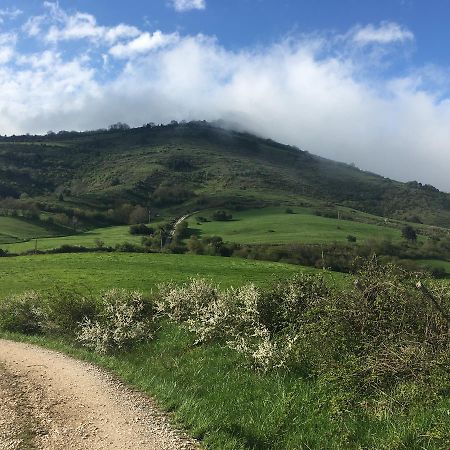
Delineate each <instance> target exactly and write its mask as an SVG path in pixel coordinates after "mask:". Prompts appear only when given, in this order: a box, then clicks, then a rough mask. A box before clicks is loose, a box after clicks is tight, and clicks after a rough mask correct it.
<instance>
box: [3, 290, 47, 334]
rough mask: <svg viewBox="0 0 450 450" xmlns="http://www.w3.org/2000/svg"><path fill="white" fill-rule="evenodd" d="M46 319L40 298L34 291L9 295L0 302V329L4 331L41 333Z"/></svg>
mask: <svg viewBox="0 0 450 450" xmlns="http://www.w3.org/2000/svg"><path fill="white" fill-rule="evenodd" d="M46 319H47V318H46V314H45V309H44V307H43V304H42V296H41V295H40V294H39V293H38V292H36V291H27V292H23V293H22V294H16V295H10V296H8V297H6V298H5V299H3V300H1V301H0V329H2V330H4V331H10V332H16V333H24V334H33V333H41V332H42V330H43V325H44V323H45V321H46Z"/></svg>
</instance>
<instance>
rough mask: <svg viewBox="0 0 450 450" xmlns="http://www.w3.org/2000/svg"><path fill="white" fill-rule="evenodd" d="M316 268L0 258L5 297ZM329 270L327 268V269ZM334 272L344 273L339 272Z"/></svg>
mask: <svg viewBox="0 0 450 450" xmlns="http://www.w3.org/2000/svg"><path fill="white" fill-rule="evenodd" d="M298 271H308V272H313V271H315V269H311V268H307V267H300V266H294V265H288V264H279V263H271V262H264V261H251V260H245V259H240V258H223V257H215V256H197V255H170V254H160V253H150V254H144V253H116V252H115V253H103V252H101V253H100V252H99V253H64V254H55V255H32V256H20V257H14V258H0V280H1V282H0V297H3V296H5V295H7V294H8V293H11V292H21V291H25V290H29V289H47V288H49V287H52V286H60V285H71V286H74V287H75V288H77V289H78V290H89V291H92V292H99V291H102V290H106V289H110V288H113V287H119V288H126V289H139V290H141V291H144V292H150V291H151V290H152V289H153V288H155V287H156V286H157V285H158V284H159V283H163V282H167V281H176V282H180V281H186V280H188V279H189V278H192V277H205V278H210V279H212V280H214V281H216V282H219V283H221V284H222V285H223V286H230V285H240V284H244V283H246V282H254V283H259V284H261V283H267V282H270V281H271V280H274V279H275V278H277V277H282V276H286V275H290V274H293V273H295V272H298ZM327 273H328V272H327ZM329 276H330V277H336V278H339V279H342V276H341V275H340V274H331V273H330V275H329Z"/></svg>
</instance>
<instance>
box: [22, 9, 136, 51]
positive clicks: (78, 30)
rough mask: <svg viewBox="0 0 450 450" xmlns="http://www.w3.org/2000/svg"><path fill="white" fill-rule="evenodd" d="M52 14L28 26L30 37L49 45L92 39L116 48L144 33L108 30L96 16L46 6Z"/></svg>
mask: <svg viewBox="0 0 450 450" xmlns="http://www.w3.org/2000/svg"><path fill="white" fill-rule="evenodd" d="M44 5H45V6H46V8H47V9H48V14H44V15H40V16H34V17H31V18H30V19H28V21H27V22H26V23H25V25H24V31H26V32H27V33H28V34H29V35H30V36H35V37H36V36H41V37H43V38H44V39H45V40H46V41H48V42H53V43H56V42H59V41H69V40H78V39H90V40H92V41H96V42H105V43H107V44H110V45H112V44H114V43H116V42H117V41H119V40H120V39H123V38H134V37H136V36H138V35H139V34H140V33H141V32H140V30H139V29H138V28H136V27H134V26H130V25H126V24H119V25H117V26H114V27H105V26H100V25H98V24H97V19H96V18H95V17H94V16H93V15H92V14H87V13H83V12H75V13H73V14H68V13H66V11H64V10H63V9H62V8H60V7H59V5H58V3H52V2H45V3H44Z"/></svg>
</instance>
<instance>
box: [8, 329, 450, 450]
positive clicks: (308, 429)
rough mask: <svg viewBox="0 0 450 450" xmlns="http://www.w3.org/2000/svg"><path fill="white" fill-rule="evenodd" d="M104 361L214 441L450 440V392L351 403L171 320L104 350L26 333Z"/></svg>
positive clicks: (363, 443) (248, 445)
mask: <svg viewBox="0 0 450 450" xmlns="http://www.w3.org/2000/svg"><path fill="white" fill-rule="evenodd" d="M5 337H11V338H14V339H19V340H26V341H28V342H34V343H37V344H41V345H44V346H48V347H51V348H55V349H58V350H62V351H64V352H66V353H69V354H71V355H73V356H75V357H78V358H81V359H86V360H88V361H91V362H94V363H96V364H98V365H101V366H103V367H105V368H107V369H108V370H110V371H111V372H113V373H115V374H116V375H118V376H119V377H120V378H121V379H122V380H124V381H126V382H127V383H129V384H131V385H133V386H135V387H137V388H138V389H140V390H142V391H143V392H146V393H148V394H150V395H151V396H154V397H155V398H156V399H157V400H158V401H159V403H160V404H161V405H162V407H163V408H164V409H166V410H168V411H171V412H172V413H173V418H174V420H175V421H176V422H178V423H181V424H182V425H183V426H184V427H185V428H186V429H187V430H188V432H189V433H190V434H191V435H193V436H194V437H197V438H199V439H201V440H202V444H203V445H204V447H205V448H206V449H214V450H244V449H246V450H247V449H248V450H249V449H253V450H281V449H285V450H294V449H295V450H298V449H361V448H364V449H373V450H375V449H376V450H380V449H385V450H388V449H389V450H394V449H408V450H415V449H417V450H419V449H429V450H431V449H444V448H449V445H450V434H449V430H450V414H449V411H450V401H449V399H441V400H439V401H437V402H436V403H434V404H432V405H427V404H418V405H417V406H413V407H411V408H409V409H408V408H403V406H402V405H396V406H394V407H393V408H392V409H391V408H389V407H387V406H385V407H384V408H383V400H381V401H380V404H379V412H378V414H377V413H375V411H374V410H372V412H370V408H368V407H367V405H365V404H364V403H361V404H359V403H358V401H356V398H354V400H355V401H354V403H353V404H351V406H349V405H348V404H347V405H346V406H344V405H345V403H344V402H343V400H344V399H345V398H347V397H348V393H345V392H343V391H342V389H340V388H339V387H338V386H336V385H334V384H333V383H332V382H329V381H324V380H320V379H319V380H314V379H304V378H302V377H300V376H298V375H295V374H284V375H282V374H277V373H270V374H262V373H257V372H254V371H253V370H250V369H249V368H247V367H246V366H245V365H244V363H243V360H242V359H241V358H240V356H239V355H237V354H236V353H234V352H232V351H229V350H227V349H225V348H222V347H220V346H219V345H205V346H193V339H192V337H191V336H190V335H189V334H188V333H186V332H184V331H182V330H180V329H179V328H178V327H176V326H169V325H166V326H164V327H163V328H162V329H161V330H160V331H159V333H158V335H157V339H155V340H154V341H153V342H150V343H147V344H142V345H140V346H137V347H136V348H135V349H134V350H132V351H129V352H126V353H121V354H117V355H115V356H103V357H102V356H98V355H95V354H93V353H91V352H89V351H86V350H83V349H80V348H77V347H76V346H73V345H70V344H68V343H66V342H63V341H60V340H57V339H55V338H24V337H23V336H17V335H15V336H11V335H9V336H8V335H6V336H5Z"/></svg>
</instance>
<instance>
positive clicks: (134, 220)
mask: <svg viewBox="0 0 450 450" xmlns="http://www.w3.org/2000/svg"><path fill="white" fill-rule="evenodd" d="M147 222H148V209H147V208H144V207H143V206H139V205H138V206H135V207H134V209H133V210H132V211H131V212H130V216H129V219H128V223H129V224H130V225H134V224H138V223H147Z"/></svg>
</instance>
